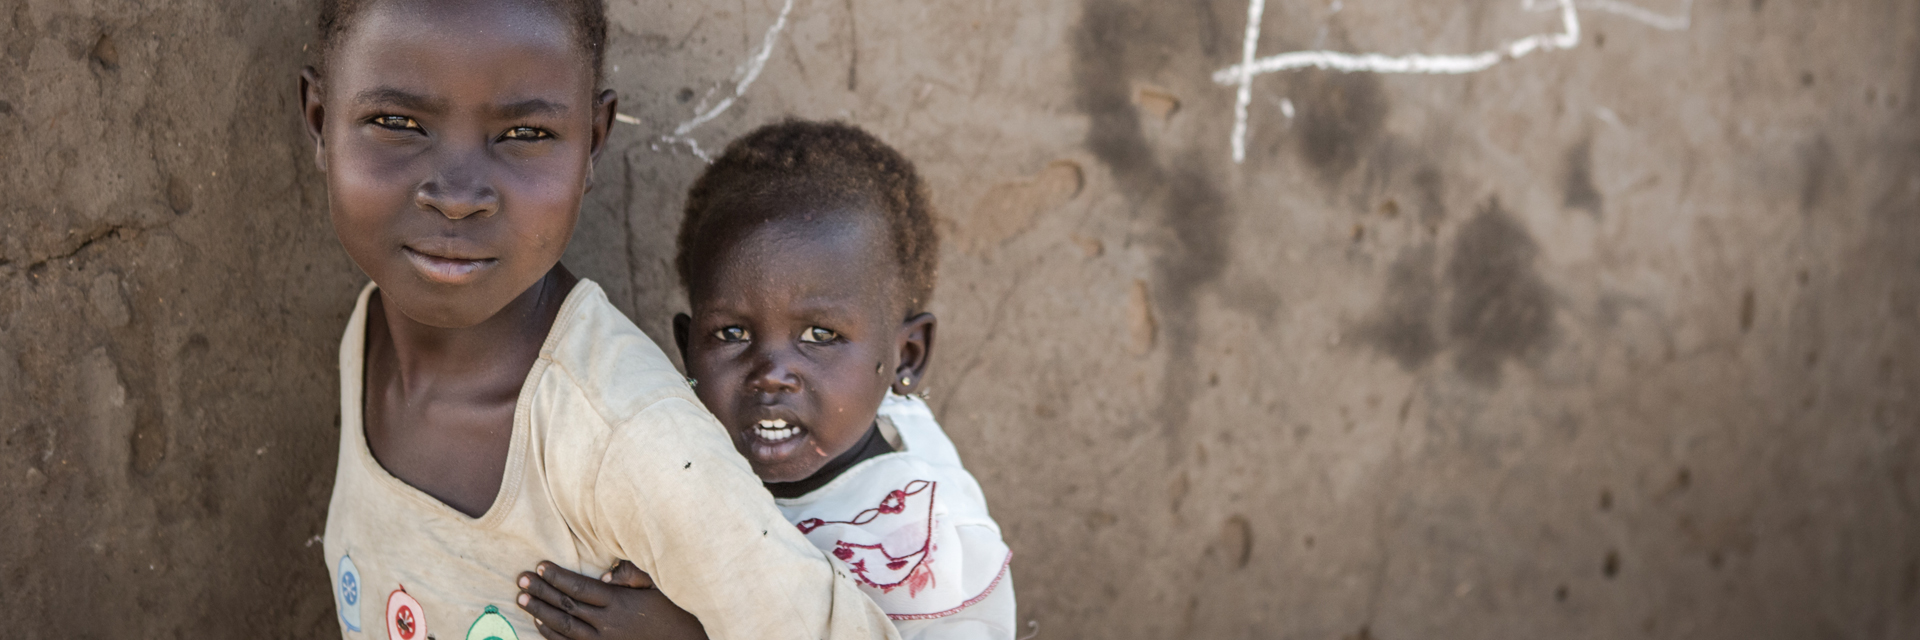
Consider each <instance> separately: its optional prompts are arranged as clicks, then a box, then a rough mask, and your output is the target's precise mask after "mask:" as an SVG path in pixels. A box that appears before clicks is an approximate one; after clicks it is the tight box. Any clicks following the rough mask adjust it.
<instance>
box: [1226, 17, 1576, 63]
mask: <svg viewBox="0 0 1920 640" xmlns="http://www.w3.org/2000/svg"><path fill="white" fill-rule="evenodd" d="M1559 4H1560V23H1561V27H1562V29H1563V30H1562V31H1561V32H1560V33H1546V34H1540V35H1534V36H1528V37H1525V38H1521V39H1519V40H1515V41H1513V42H1509V43H1507V44H1505V45H1502V46H1500V47H1499V48H1496V49H1493V50H1490V51H1482V52H1479V53H1471V54H1465V55H1422V54H1410V55H1404V56H1389V55H1382V54H1378V53H1344V52H1339V51H1291V52H1288V53H1282V54H1279V55H1274V56H1267V57H1265V58H1260V59H1258V60H1254V61H1252V62H1242V63H1241V64H1238V65H1235V66H1232V67H1227V68H1225V69H1221V70H1220V71H1217V72H1215V73H1214V74H1213V81H1214V82H1217V83H1219V84H1234V83H1236V82H1239V81H1240V79H1241V78H1244V77H1249V76H1255V75H1261V74H1267V73H1273V72H1276V71H1287V70H1291V69H1305V68H1309V67H1312V68H1318V69H1332V70H1335V71H1347V72H1354V71H1370V72H1373V73H1473V72H1475V71H1485V70H1486V69H1488V68H1490V67H1492V66H1493V65H1496V64H1499V63H1501V62H1503V61H1506V60H1515V59H1519V58H1523V57H1526V56H1527V54H1530V53H1533V52H1535V51H1553V50H1556V49H1571V48H1573V47H1574V46H1575V45H1578V44H1580V14H1579V13H1578V12H1576V11H1574V9H1573V2H1572V0H1560V2H1559ZM1249 33H1250V35H1251V36H1253V37H1258V35H1259V34H1258V33H1257V32H1253V31H1250V32H1249Z"/></svg>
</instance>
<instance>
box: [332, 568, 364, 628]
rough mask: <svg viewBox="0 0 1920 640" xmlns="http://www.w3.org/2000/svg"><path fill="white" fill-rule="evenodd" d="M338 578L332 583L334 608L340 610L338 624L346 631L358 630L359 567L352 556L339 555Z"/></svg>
mask: <svg viewBox="0 0 1920 640" xmlns="http://www.w3.org/2000/svg"><path fill="white" fill-rule="evenodd" d="M337 573H338V579H337V580H336V581H335V582H334V585H333V600H334V608H335V609H338V610H339V611H340V624H342V625H346V627H347V630H348V631H353V632H358V631H360V569H359V568H358V567H355V566H353V558H351V557H349V556H347V555H346V554H341V555H340V566H339V569H338V571H337Z"/></svg>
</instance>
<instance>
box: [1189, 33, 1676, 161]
mask: <svg viewBox="0 0 1920 640" xmlns="http://www.w3.org/2000/svg"><path fill="white" fill-rule="evenodd" d="M1535 1H1536V0H1521V6H1522V7H1524V8H1526V9H1529V10H1531V9H1533V7H1534V3H1535ZM1606 1H1614V0H1606ZM1689 1H1691V0H1689ZM1555 4H1558V5H1559V7H1560V25H1561V31H1560V32H1559V33H1546V34H1539V35H1533V36H1528V37H1525V38H1521V39H1519V40H1515V41H1513V42H1509V43H1507V44H1504V45H1501V46H1500V47H1498V48H1495V49H1493V50H1490V51H1482V52H1479V53H1471V54H1464V55H1424V54H1409V55H1402V56H1390V55H1383V54H1378V53H1344V52H1340V51H1318V50H1316V51H1292V52H1288V53H1282V54H1279V55H1274V56H1267V57H1265V58H1259V59H1255V57H1254V53H1255V50H1256V49H1257V48H1258V47H1259V44H1260V14H1261V13H1263V12H1264V11H1265V10H1266V2H1265V0H1249V2H1248V3H1247V36H1246V45H1245V48H1244V49H1243V50H1242V52H1241V57H1240V64H1237V65H1234V66H1231V67H1227V68H1225V69H1221V70H1219V71H1216V72H1214V74H1213V81H1214V82H1215V83H1218V84H1223V85H1238V89H1239V95H1238V99H1237V100H1235V102H1234V120H1233V161H1234V163H1235V164H1238V163H1241V162H1244V161H1245V160H1246V157H1247V104H1248V103H1249V102H1251V101H1252V99H1253V78H1254V76H1257V75H1262V74H1268V73H1275V72H1279V71H1287V70H1292V69H1306V68H1316V69H1332V70H1335V71H1344V72H1373V73H1444V74H1457V73H1474V72H1477V71H1485V70H1486V69H1488V68H1491V67H1493V66H1494V65H1496V64H1500V63H1501V62H1504V61H1507V60H1517V59H1519V58H1522V57H1525V56H1527V55H1528V54H1531V53H1533V52H1535V51H1553V50H1557V49H1571V48H1573V47H1575V46H1578V45H1579V44H1580V14H1579V12H1577V11H1575V10H1574V7H1573V0H1558V1H1557V2H1556V3H1555Z"/></svg>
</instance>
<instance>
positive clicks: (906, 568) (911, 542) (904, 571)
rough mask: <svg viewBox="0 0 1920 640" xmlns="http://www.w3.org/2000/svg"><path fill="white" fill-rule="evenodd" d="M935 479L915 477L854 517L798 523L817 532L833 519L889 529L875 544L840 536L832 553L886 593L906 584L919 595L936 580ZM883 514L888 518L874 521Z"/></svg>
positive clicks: (857, 575)
mask: <svg viewBox="0 0 1920 640" xmlns="http://www.w3.org/2000/svg"><path fill="white" fill-rule="evenodd" d="M934 485H935V483H934V482H932V481H929V480H914V481H912V482H908V483H907V486H905V487H902V488H899V489H894V490H892V491H889V492H887V496H886V497H885V498H881V499H880V505H879V506H876V507H874V508H872V509H867V510H865V511H861V512H860V513H858V514H855V515H854V516H853V518H852V519H849V520H822V519H820V518H807V519H805V520H801V521H800V522H798V523H795V524H794V526H796V527H799V528H800V533H802V534H808V533H813V530H815V529H818V528H820V527H823V526H826V525H830V524H844V525H853V526H857V527H861V528H863V529H867V530H869V531H872V530H882V531H889V533H887V534H886V535H885V536H884V537H882V538H881V541H880V542H879V543H876V544H857V543H852V542H847V541H845V540H838V541H835V542H834V548H833V557H835V558H838V559H839V560H840V561H841V562H843V563H846V565H847V569H848V570H850V571H852V572H853V575H854V578H855V579H857V580H859V581H860V582H863V583H865V584H866V585H867V586H871V587H873V588H875V589H879V590H880V592H881V593H891V592H892V591H893V590H894V589H896V588H899V587H900V586H901V585H906V587H907V595H908V597H912V596H916V595H919V594H920V591H921V590H923V589H926V588H927V587H930V586H933V567H932V563H931V560H932V556H933V537H932V534H933V492H934ZM882 518H885V519H886V520H885V521H881V522H879V523H878V524H876V523H875V521H876V520H881V519H882ZM889 547H891V548H892V549H893V550H894V551H905V553H899V554H896V553H894V551H889V550H888V548H889ZM869 561H871V562H869Z"/></svg>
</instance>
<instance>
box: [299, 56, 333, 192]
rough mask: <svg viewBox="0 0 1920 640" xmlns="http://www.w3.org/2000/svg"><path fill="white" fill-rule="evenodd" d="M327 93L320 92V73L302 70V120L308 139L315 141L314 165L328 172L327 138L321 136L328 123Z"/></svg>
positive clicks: (312, 69) (321, 170)
mask: <svg viewBox="0 0 1920 640" xmlns="http://www.w3.org/2000/svg"><path fill="white" fill-rule="evenodd" d="M324 97H325V93H324V92H322V91H321V90H320V72H319V71H316V70H314V68H313V67H307V68H304V69H301V70H300V119H301V120H302V121H303V124H305V125H306V129H307V138H309V139H311V140H313V163H314V165H315V166H318V167H320V172H321V173H326V172H327V153H326V138H325V137H323V136H322V135H321V132H322V131H323V129H324V127H325V126H326V123H327V110H326V103H325V101H324V100H323V98H324Z"/></svg>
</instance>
